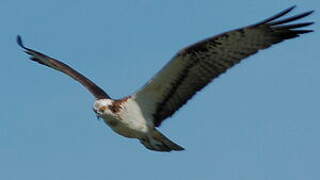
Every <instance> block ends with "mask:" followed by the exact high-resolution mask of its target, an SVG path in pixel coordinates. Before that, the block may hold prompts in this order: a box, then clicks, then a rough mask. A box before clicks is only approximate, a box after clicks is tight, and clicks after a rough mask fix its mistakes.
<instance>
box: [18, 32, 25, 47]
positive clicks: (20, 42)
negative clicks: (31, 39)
mask: <svg viewBox="0 0 320 180" xmlns="http://www.w3.org/2000/svg"><path fill="white" fill-rule="evenodd" d="M17 44H18V45H19V46H20V47H22V48H23V49H26V47H25V46H24V45H23V42H22V39H21V36H20V35H17Z"/></svg>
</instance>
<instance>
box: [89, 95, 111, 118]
mask: <svg viewBox="0 0 320 180" xmlns="http://www.w3.org/2000/svg"><path fill="white" fill-rule="evenodd" d="M112 103H113V100H112V99H98V100H96V101H95V102H94V105H93V111H94V112H95V113H96V115H97V117H102V116H103V115H113V112H112V111H111V109H110V107H111V106H112Z"/></svg>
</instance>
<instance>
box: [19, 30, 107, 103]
mask: <svg viewBox="0 0 320 180" xmlns="http://www.w3.org/2000/svg"><path fill="white" fill-rule="evenodd" d="M17 43H18V45H19V46H20V47H22V48H23V49H25V52H26V53H27V54H29V55H30V56H31V57H30V59H31V60H32V61H35V62H38V63H40V64H42V65H45V66H48V67H51V68H53V69H55V70H58V71H60V72H63V73H65V74H67V75H68V76H70V77H71V78H73V79H74V80H76V81H78V82H80V83H81V84H82V85H83V86H84V87H86V88H87V89H88V90H89V91H90V92H91V93H92V94H93V95H94V97H95V98H96V99H110V96H108V94H107V93H106V92H104V91H103V90H102V89H101V88H100V87H98V86H97V85H96V84H95V83H93V82H92V81H91V80H89V79H88V78H86V77H85V76H83V75H82V74H80V73H79V72H77V71H76V70H74V69H72V68H71V67H70V66H68V65H67V64H65V63H63V62H60V61H58V60H56V59H53V58H51V57H49V56H47V55H45V54H42V53H40V52H38V51H35V50H32V49H29V48H27V47H25V46H24V45H23V43H22V40H21V37H20V36H19V35H18V36H17Z"/></svg>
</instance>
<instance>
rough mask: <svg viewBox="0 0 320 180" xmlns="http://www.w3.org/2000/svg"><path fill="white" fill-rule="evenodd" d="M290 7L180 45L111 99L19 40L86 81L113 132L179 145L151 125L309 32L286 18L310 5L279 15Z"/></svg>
mask: <svg viewBox="0 0 320 180" xmlns="http://www.w3.org/2000/svg"><path fill="white" fill-rule="evenodd" d="M292 9H294V6H293V7H291V8H288V9H286V10H284V11H282V12H280V13H279V14H277V15H275V16H272V17H270V18H268V19H266V20H264V21H262V22H260V23H256V24H254V25H250V26H246V27H244V28H239V29H236V30H233V31H229V32H225V33H222V34H220V35H216V36H214V37H211V38H208V39H205V40H203V41H200V42H198V43H196V44H193V45H191V46H188V47H186V48H184V49H182V50H180V51H179V52H178V53H177V54H176V55H175V56H174V57H173V59H172V60H171V61H169V63H168V64H167V65H166V66H165V67H164V68H163V69H162V70H160V71H159V72H158V73H157V74H156V75H155V76H154V77H153V78H152V79H151V80H150V81H149V82H147V83H146V85H145V86H144V87H143V88H142V89H140V90H139V91H137V92H136V93H134V94H133V95H131V96H128V97H125V98H123V99H119V100H114V99H111V98H110V97H109V96H108V94H107V93H105V92H104V91H103V90H102V89H101V88H99V87H98V86H97V85H96V84H94V83H93V82H92V81H90V80H89V79H87V78H86V77H84V76H83V75H81V74H80V73H78V72H77V71H75V70H73V69H72V68H71V67H69V66H68V65H66V64H64V63H62V62H60V61H58V60H55V59H53V58H51V57H48V56H46V55H44V54H42V53H39V52H37V51H34V50H32V49H29V48H27V47H25V46H24V45H23V44H22V41H21V38H20V36H18V38H17V42H18V44H19V45H20V46H21V47H22V48H24V49H25V50H26V53H28V54H29V55H31V60H33V61H36V62H38V63H40V64H43V65H46V66H48V67H51V68H54V69H56V70H58V71H61V72H63V73H65V74H67V75H69V76H70V77H72V78H73V79H75V80H77V81H79V82H80V83H81V84H82V85H83V86H85V87H86V88H87V89H88V90H89V91H90V92H91V93H92V94H93V95H94V96H95V98H96V101H95V104H94V111H95V112H96V113H97V115H98V116H100V117H102V118H103V119H104V120H105V122H106V123H107V124H108V125H109V126H110V127H111V128H112V129H113V130H114V131H115V132H117V133H119V134H121V135H123V136H125V137H129V138H137V139H139V140H140V142H141V143H142V144H143V145H144V146H145V147H147V148H148V149H151V150H156V151H171V150H183V148H182V147H181V146H179V145H177V144H175V143H174V142H172V141H170V140H169V139H168V138H166V137H165V136H164V135H163V134H161V133H160V132H159V131H158V130H157V129H156V128H155V127H158V126H160V125H161V123H162V122H163V121H164V120H165V119H167V118H168V117H170V116H171V115H173V114H174V113H175V112H176V111H177V110H178V109H179V108H180V107H182V106H183V105H184V104H185V103H186V102H187V101H188V100H189V99H191V98H192V97H193V95H195V94H196V92H198V91H199V90H201V89H202V88H203V87H205V86H206V85H207V84H208V83H209V82H211V81H212V80H213V79H214V78H216V77H218V76H219V75H220V74H222V73H224V72H226V71H227V70H228V69H229V68H231V67H233V66H234V65H235V64H237V63H239V62H240V61H241V60H243V59H245V58H246V57H248V56H250V55H253V54H255V53H257V52H258V51H259V50H261V49H265V48H268V47H270V46H271V45H273V44H277V43H279V42H282V41H284V40H287V39H292V38H295V37H298V36H299V35H300V34H304V33H309V32H312V30H305V29H302V30H301V29H299V28H302V27H306V26H309V25H311V24H313V22H305V23H297V24H287V23H290V22H294V21H295V20H298V19H301V18H304V17H306V16H308V15H310V14H311V13H312V12H313V11H308V12H305V13H302V14H299V15H296V16H292V17H289V18H284V19H279V18H281V17H283V16H284V15H286V14H287V13H289V12H290V11H291V10H292Z"/></svg>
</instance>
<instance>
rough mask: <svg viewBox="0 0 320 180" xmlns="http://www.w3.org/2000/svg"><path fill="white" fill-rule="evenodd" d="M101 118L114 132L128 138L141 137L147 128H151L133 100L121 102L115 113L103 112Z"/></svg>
mask: <svg viewBox="0 0 320 180" xmlns="http://www.w3.org/2000/svg"><path fill="white" fill-rule="evenodd" d="M102 118H103V119H104V122H105V123H106V124H107V125H108V126H109V127H111V129H112V130H114V131H115V132H116V133H118V134H120V135H122V136H125V137H129V138H138V137H141V136H143V135H144V134H145V133H147V132H148V130H149V128H153V127H151V126H150V125H149V123H148V121H147V120H146V117H144V116H143V114H142V112H141V110H140V107H139V106H138V105H137V104H136V103H135V102H134V101H133V100H128V101H126V102H125V103H123V104H122V106H121V108H120V110H119V111H118V112H117V113H114V114H108V113H105V114H103V115H102Z"/></svg>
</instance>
